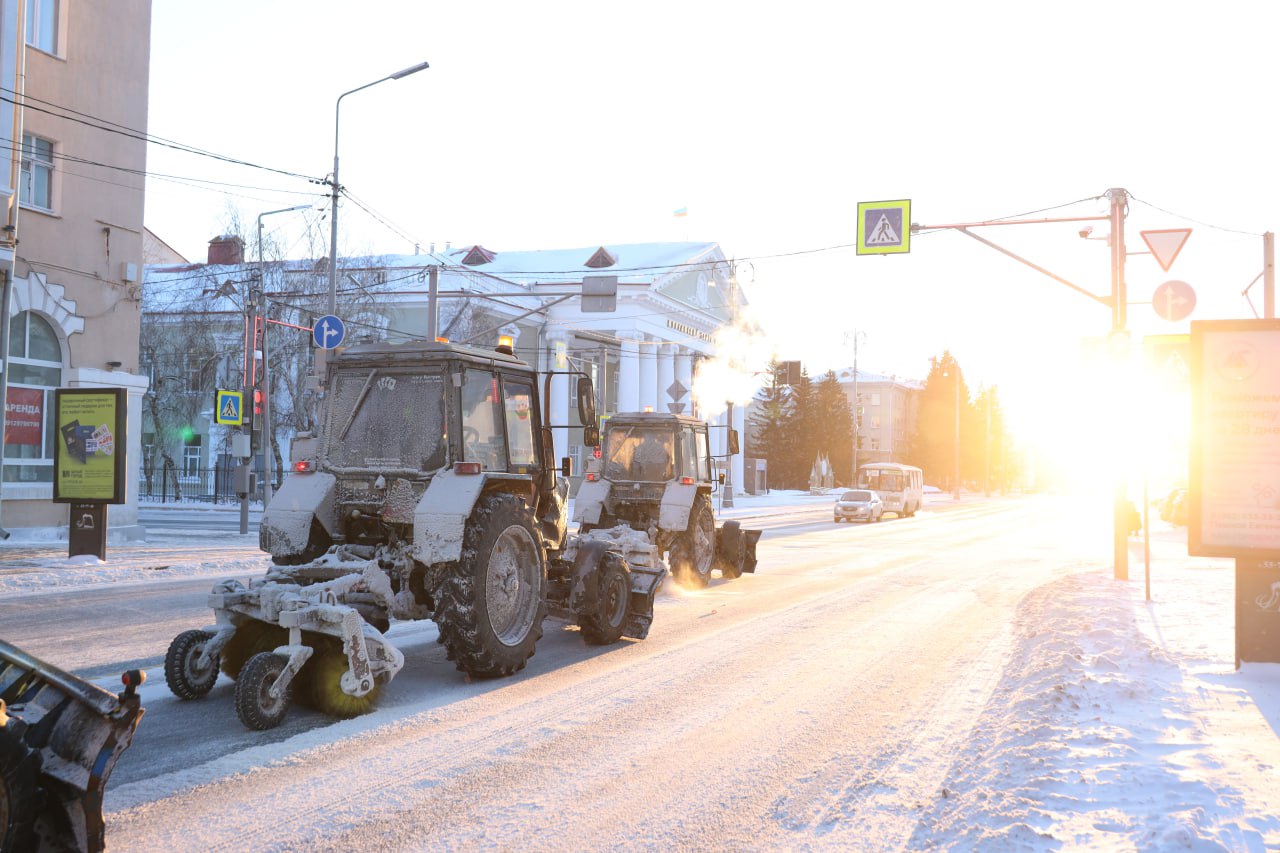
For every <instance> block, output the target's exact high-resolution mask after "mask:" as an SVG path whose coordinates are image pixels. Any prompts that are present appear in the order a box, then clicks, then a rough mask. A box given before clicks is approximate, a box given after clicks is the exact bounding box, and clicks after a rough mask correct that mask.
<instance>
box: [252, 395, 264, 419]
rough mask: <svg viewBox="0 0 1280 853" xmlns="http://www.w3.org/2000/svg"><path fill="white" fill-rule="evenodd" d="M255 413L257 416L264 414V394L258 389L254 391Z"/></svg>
mask: <svg viewBox="0 0 1280 853" xmlns="http://www.w3.org/2000/svg"><path fill="white" fill-rule="evenodd" d="M253 413H254V414H255V415H260V414H262V392H261V391H259V390H258V389H257V388H254V389H253Z"/></svg>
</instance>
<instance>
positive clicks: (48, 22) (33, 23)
mask: <svg viewBox="0 0 1280 853" xmlns="http://www.w3.org/2000/svg"><path fill="white" fill-rule="evenodd" d="M27 44H29V45H31V46H32V47H37V48H39V49H40V50H43V51H44V52H45V53H54V54H56V53H57V52H58V0H27Z"/></svg>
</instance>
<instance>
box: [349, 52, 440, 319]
mask: <svg viewBox="0 0 1280 853" xmlns="http://www.w3.org/2000/svg"><path fill="white" fill-rule="evenodd" d="M430 67H431V66H430V65H429V64H427V63H426V62H419V63H418V64H417V65H411V66H409V67H408V68H402V69H400V70H399V71H397V72H395V73H394V74H388V75H387V76H386V77H382V78H380V79H378V80H374V81H373V82H372V83H365V84H364V85H363V86H357V87H356V88H354V89H351V90H350V91H347V92H343V93H342V94H341V95H339V96H338V100H337V101H335V102H334V104H333V181H332V183H331V185H330V189H331V193H330V203H331V208H332V209H331V210H330V213H329V306H328V307H329V313H330V314H333V313H335V312H336V311H337V310H338V192H339V188H340V187H339V184H338V127H339V124H338V121H339V118H340V117H341V110H342V99H343V98H345V97H346V96H347V95H352V94H355V93H356V92H359V91H362V90H364V89H368V88H369V87H370V86H376V85H378V84H379V83H385V82H386V81H388V80H399V79H401V78H403V77H408V76H409V75H410V74H417V73H418V72H419V71H422V70H424V69H426V68H430Z"/></svg>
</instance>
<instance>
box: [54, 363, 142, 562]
mask: <svg viewBox="0 0 1280 853" xmlns="http://www.w3.org/2000/svg"><path fill="white" fill-rule="evenodd" d="M53 418H54V425H55V428H56V429H57V431H58V439H57V441H55V442H54V453H53V501H54V503H65V504H70V505H71V506H70V515H69V517H68V534H67V543H68V548H67V552H68V556H71V557H75V556H78V555H81V554H92V555H94V556H96V557H98V559H100V560H105V559H106V556H107V504H121V503H124V502H125V453H126V448H127V447H128V445H129V442H128V436H127V434H126V424H127V423H128V420H127V411H126V397H125V389H123V388H58V389H56V390H55V391H54V400H53Z"/></svg>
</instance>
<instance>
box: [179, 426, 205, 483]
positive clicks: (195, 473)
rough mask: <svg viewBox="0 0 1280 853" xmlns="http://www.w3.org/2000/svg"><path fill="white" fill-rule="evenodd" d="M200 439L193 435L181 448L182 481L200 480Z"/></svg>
mask: <svg viewBox="0 0 1280 853" xmlns="http://www.w3.org/2000/svg"><path fill="white" fill-rule="evenodd" d="M200 439H201V436H198V435H193V436H191V437H190V438H188V439H187V440H186V442H185V443H184V444H183V446H182V479H183V480H186V481H188V482H193V481H195V480H198V479H200V444H201V442H200Z"/></svg>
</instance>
